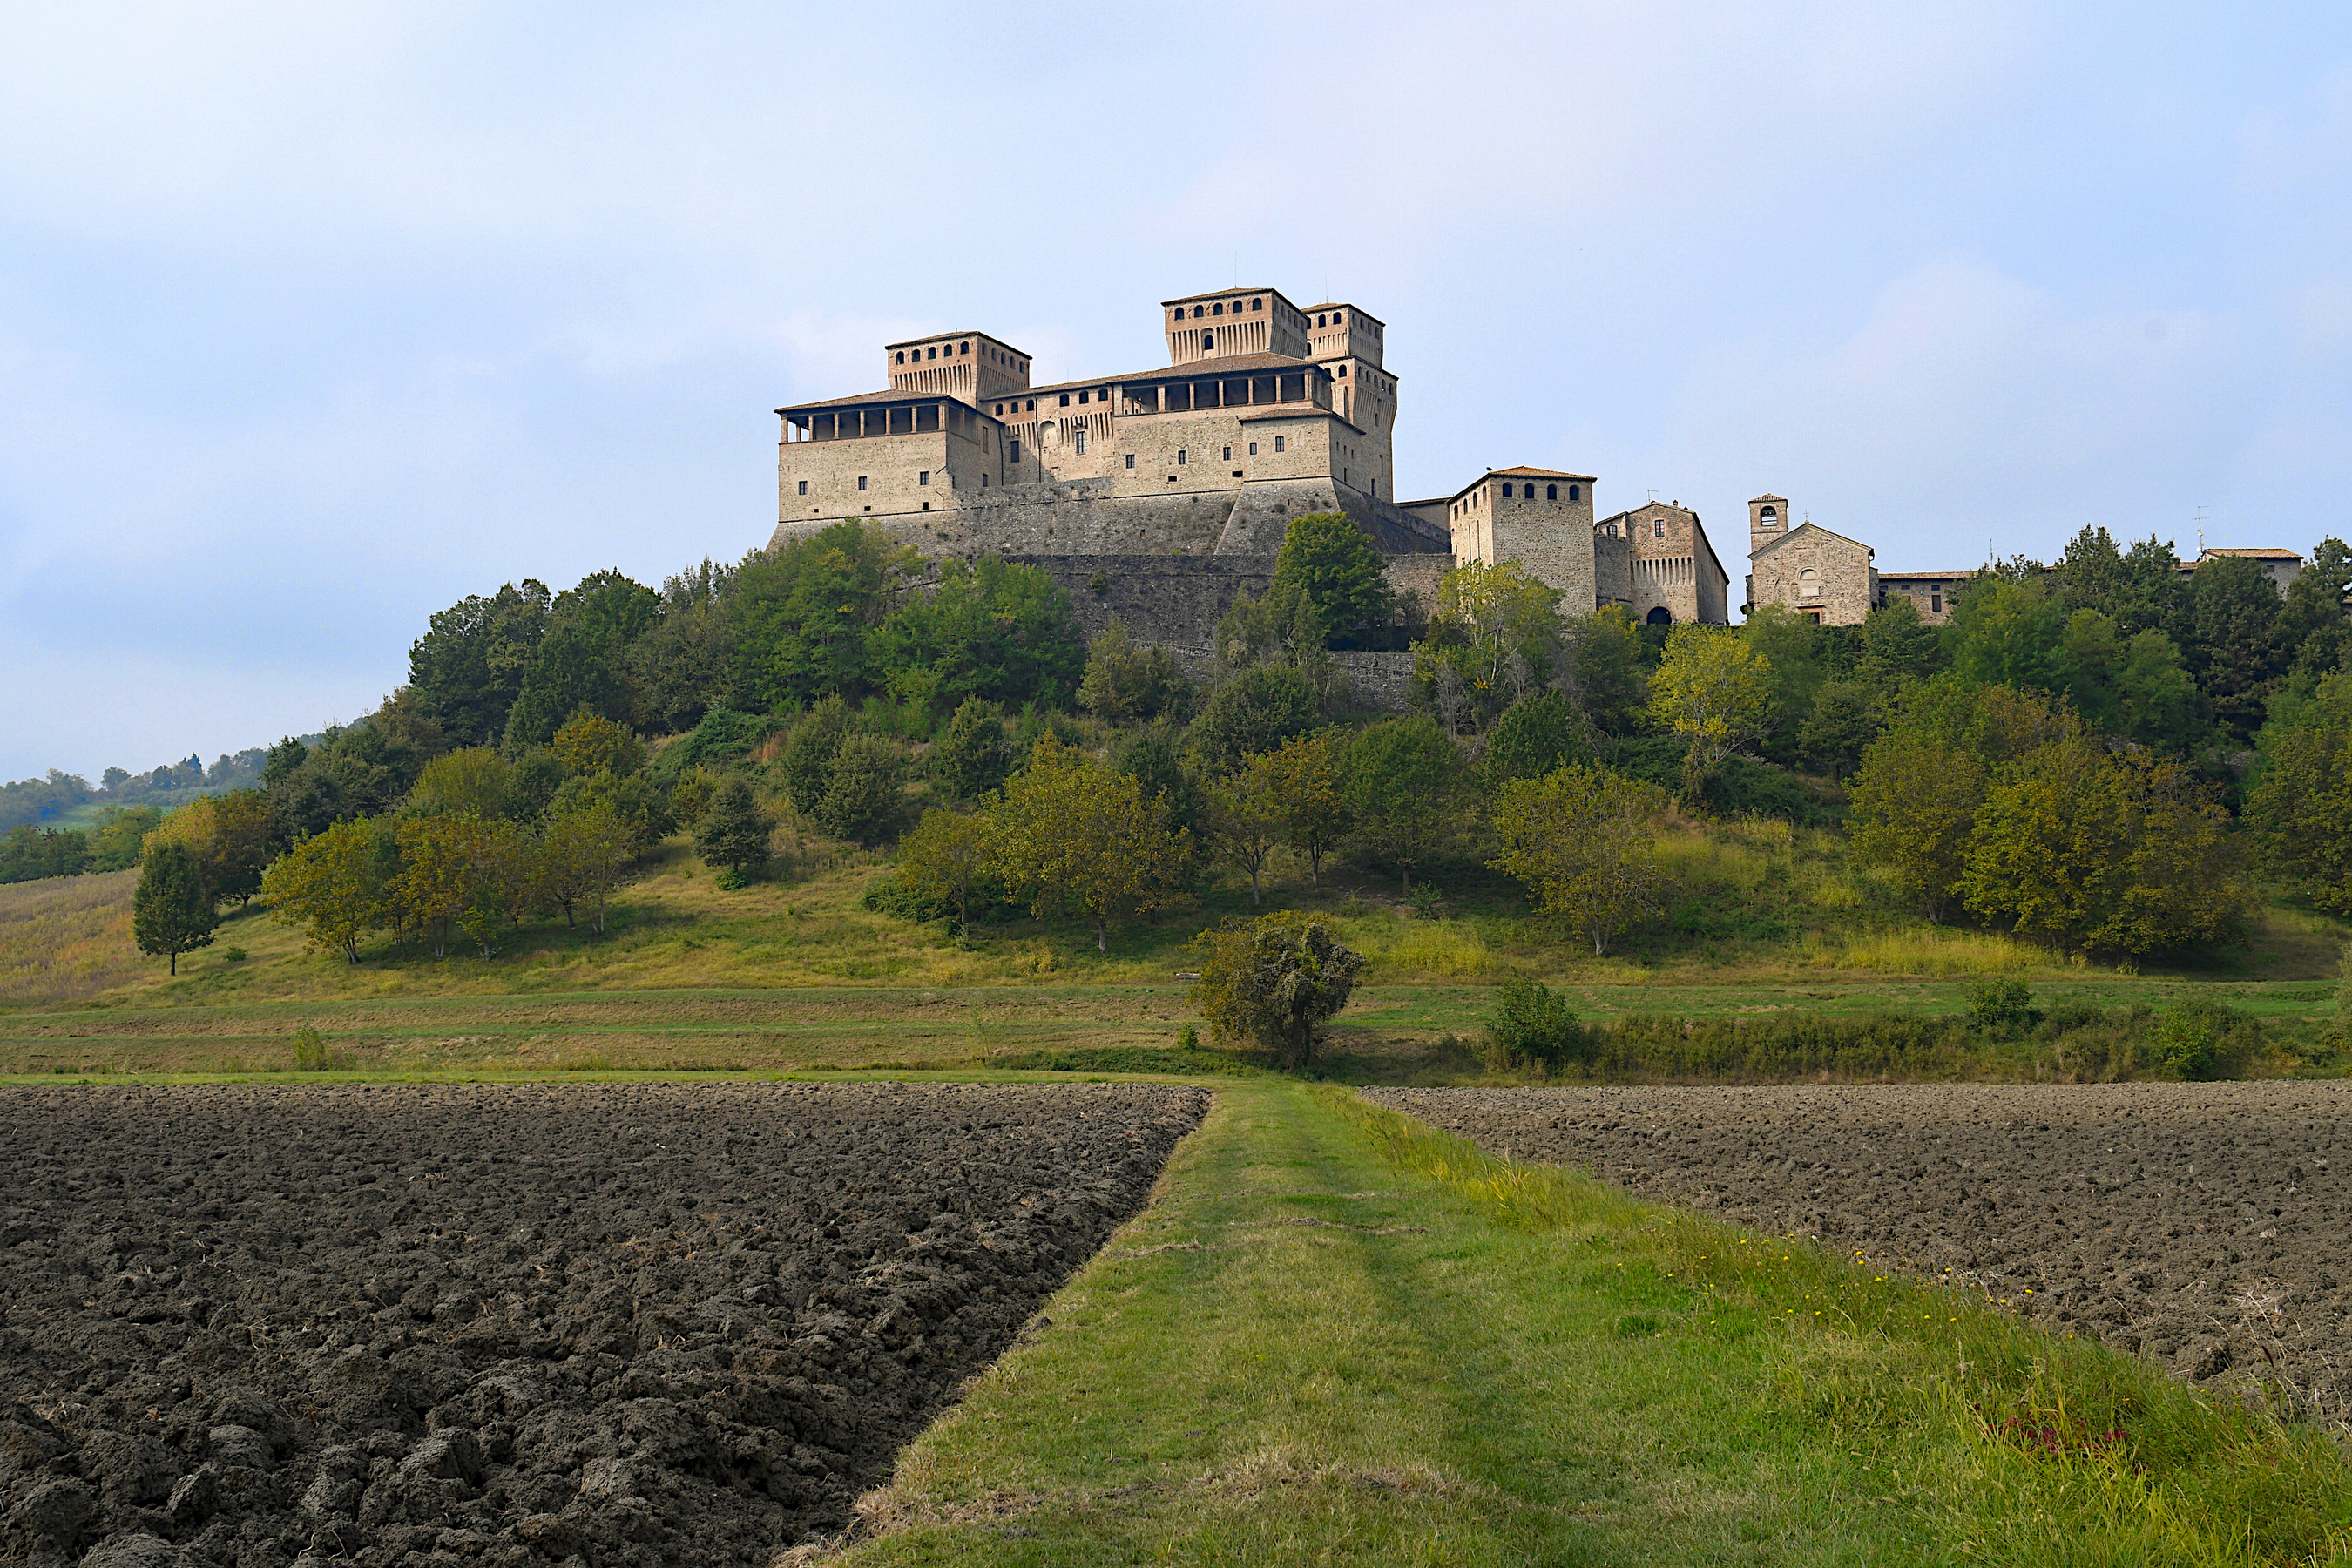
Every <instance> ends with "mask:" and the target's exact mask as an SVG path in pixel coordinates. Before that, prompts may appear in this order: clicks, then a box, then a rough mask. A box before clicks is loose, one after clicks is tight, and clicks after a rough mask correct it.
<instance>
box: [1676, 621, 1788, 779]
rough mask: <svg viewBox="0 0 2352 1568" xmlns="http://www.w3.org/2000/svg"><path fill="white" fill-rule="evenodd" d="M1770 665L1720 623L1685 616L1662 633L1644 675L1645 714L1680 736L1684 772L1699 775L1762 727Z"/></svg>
mask: <svg viewBox="0 0 2352 1568" xmlns="http://www.w3.org/2000/svg"><path fill="white" fill-rule="evenodd" d="M1771 679H1772V669H1771V666H1770V665H1769V664H1768V663H1767V662H1766V661H1765V659H1764V658H1763V656H1762V655H1760V654H1759V653H1757V652H1756V651H1755V650H1754V649H1753V648H1751V647H1748V645H1747V644H1746V643H1745V642H1743V641H1742V640H1741V639H1740V637H1739V634H1738V633H1737V632H1735V631H1732V630H1730V629H1729V628H1728V627H1725V626H1701V625H1698V624H1697V623H1696V622H1690V621H1685V622H1682V623H1679V624H1677V625H1676V626H1675V628H1674V629H1673V630H1672V631H1670V632H1669V633H1667V634H1666V653H1665V658H1664V660H1663V661H1661V662H1660V664H1659V666H1658V668H1657V673H1655V674H1654V675H1653V676H1651V677H1650V716H1651V718H1652V719H1653V721H1655V722H1656V723H1657V725H1658V726H1659V727H1660V728H1661V729H1664V730H1668V731H1673V732H1674V733H1675V734H1676V735H1679V736H1681V737H1682V739H1683V741H1684V742H1685V744H1687V745H1688V747H1689V748H1690V749H1689V752H1688V753H1687V756H1686V758H1685V762H1684V764H1683V771H1684V774H1685V778H1686V779H1687V780H1689V781H1690V783H1691V784H1692V785H1693V786H1694V787H1696V783H1697V780H1698V778H1699V777H1700V775H1702V774H1704V773H1706V770H1707V769H1709V768H1712V767H1714V766H1715V765H1716V764H1717V763H1720V762H1722V761H1723V759H1724V758H1726V757H1727V756H1729V755H1730V754H1731V753H1732V752H1734V751H1735V750H1737V749H1738V747H1740V746H1742V745H1744V744H1746V743H1747V742H1749V741H1752V740H1754V739H1755V738H1756V736H1757V735H1758V734H1759V733H1760V732H1761V731H1762V729H1763V725H1764V721H1765V713H1766V704H1767V703H1768V702H1769V700H1770V698H1771V689H1772V688H1771Z"/></svg>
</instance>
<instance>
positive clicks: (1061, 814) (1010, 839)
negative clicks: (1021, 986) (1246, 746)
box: [991, 736, 1192, 952]
mask: <svg viewBox="0 0 2352 1568" xmlns="http://www.w3.org/2000/svg"><path fill="white" fill-rule="evenodd" d="M998 821H999V822H1000V823H1001V824H1002V831H1001V832H999V833H998V834H997V835H996V837H995V840H994V847H995V854H994V856H993V858H992V862H991V873H992V875H993V876H995V877H996V878H997V879H999V880H1001V881H1003V883H1004V884H1005V885H1006V886H1007V887H1009V888H1014V889H1021V890H1023V891H1025V892H1026V893H1028V895H1029V896H1030V900H1031V909H1032V910H1033V912H1034V913H1036V914H1037V915H1039V916H1041V917H1042V916H1044V915H1046V914H1049V913H1062V912H1066V911H1069V910H1082V911H1084V913H1085V914H1086V916H1087V919H1088V921H1091V922H1092V923H1093V925H1094V928H1095V947H1096V950H1097V952H1109V951H1110V927H1111V922H1112V921H1118V920H1123V919H1126V918H1129V917H1130V916H1134V915H1140V914H1146V913H1149V912H1150V911H1151V910H1157V909H1162V908H1165V907H1166V906H1167V905H1168V904H1170V903H1171V902H1172V901H1174V900H1176V899H1177V898H1178V897H1180V896H1181V890H1182V887H1183V883H1184V880H1185V879H1186V877H1187V876H1188V874H1189V873H1190V871H1191V868H1192V836H1191V835H1190V834H1188V833H1186V832H1184V831H1183V830H1181V828H1171V826H1170V825H1169V820H1168V807H1167V804H1166V802H1165V801H1164V800H1163V799H1160V798H1156V797H1154V798H1148V797H1147V796H1146V795H1144V792H1143V786H1142V784H1140V783H1139V782H1138V781H1137V780H1136V779H1135V778H1133V777H1131V776H1129V775H1128V774H1125V773H1113V772H1112V771H1111V770H1110V769H1109V768H1108V767H1106V766H1104V765H1103V764H1102V763H1097V762H1095V761H1093V760H1091V759H1089V758H1087V757H1085V756H1083V755H1082V754H1081V753H1078V752H1073V751H1070V750H1068V749H1067V748H1066V747H1064V746H1062V745H1060V744H1059V743H1057V742H1055V741H1054V740H1053V739H1052V738H1051V737H1050V736H1049V737H1047V738H1045V739H1044V740H1041V741H1039V742H1037V747H1036V750H1035V751H1034V752H1032V753H1031V754H1030V759H1029V765H1028V766H1027V767H1026V768H1024V769H1023V770H1022V771H1021V772H1020V773H1015V774H1014V775H1013V777H1012V778H1010V779H1008V780H1007V781H1005V785H1004V804H1003V806H1002V808H1001V809H1000V812H999V815H998Z"/></svg>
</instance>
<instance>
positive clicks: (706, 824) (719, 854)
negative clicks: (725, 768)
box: [694, 773, 776, 879]
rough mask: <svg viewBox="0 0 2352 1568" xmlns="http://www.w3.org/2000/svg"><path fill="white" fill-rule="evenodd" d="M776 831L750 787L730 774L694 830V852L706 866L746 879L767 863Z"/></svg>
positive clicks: (735, 775)
mask: <svg viewBox="0 0 2352 1568" xmlns="http://www.w3.org/2000/svg"><path fill="white" fill-rule="evenodd" d="M775 828H776V823H775V819H774V818H773V817H772V816H769V815H768V814H767V813H766V812H764V811H762V810H761V809H760V803H759V802H758V801H757V800H755V799H754V798H752V795H751V785H750V784H746V783H744V782H743V779H742V777H741V775H740V774H737V773H730V774H728V775H727V776H726V777H725V778H723V779H721V780H720V781H719V787H718V788H717V789H716V790H714V791H712V792H711V795H710V804H709V805H707V806H705V807H703V809H702V820H701V822H700V823H698V824H697V825H696V826H695V830H694V847H695V852H696V853H697V854H698V855H700V856H701V857H702V859H703V863H704V864H705V865H709V866H715V867H718V868H719V869H720V870H722V871H727V872H731V873H733V874H734V875H735V876H736V877H737V878H739V879H740V878H742V877H747V876H750V875H751V874H753V873H754V872H757V871H758V870H759V869H760V868H761V867H763V866H765V865H766V864H767V863H768V838H769V836H770V835H771V834H772V833H773V832H774V831H775Z"/></svg>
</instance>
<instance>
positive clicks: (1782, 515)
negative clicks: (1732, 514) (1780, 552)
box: [1748, 495, 1789, 555]
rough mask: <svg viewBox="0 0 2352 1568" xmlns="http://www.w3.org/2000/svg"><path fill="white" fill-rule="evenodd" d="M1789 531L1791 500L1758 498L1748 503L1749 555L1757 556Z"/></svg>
mask: <svg viewBox="0 0 2352 1568" xmlns="http://www.w3.org/2000/svg"><path fill="white" fill-rule="evenodd" d="M1788 531H1789V498H1788V497H1787V496H1773V495H1763V496H1758V497H1757V498H1756V499H1755V500H1751V501H1749V502H1748V554H1750V555H1753V554H1755V553H1756V552H1758V551H1759V550H1761V549H1763V548H1764V547H1765V546H1766V545H1768V544H1769V543H1771V542H1773V541H1774V540H1776V539H1778V538H1780V536H1781V535H1782V534H1784V533H1786V532H1788Z"/></svg>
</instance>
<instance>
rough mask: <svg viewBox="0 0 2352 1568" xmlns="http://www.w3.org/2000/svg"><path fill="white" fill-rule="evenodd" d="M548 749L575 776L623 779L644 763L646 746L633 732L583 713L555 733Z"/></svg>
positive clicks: (625, 727)
mask: <svg viewBox="0 0 2352 1568" xmlns="http://www.w3.org/2000/svg"><path fill="white" fill-rule="evenodd" d="M547 749H548V750H549V751H551V752H554V753H555V757H556V760H557V761H558V762H561V763H562V764H563V765H564V766H565V767H567V768H570V769H571V770H572V772H573V773H611V774H612V775H613V776H614V777H615V778H626V777H627V776H628V775H629V774H631V773H635V772H636V771H637V770H638V769H639V768H641V767H643V766H644V765H645V762H646V744H645V742H643V741H640V740H638V739H637V732H636V731H635V730H632V729H630V728H629V727H628V726H627V725H626V724H620V723H615V722H614V721H612V720H610V719H604V718H600V717H598V716H597V715H596V714H593V713H582V714H580V715H578V716H577V717H575V718H574V719H572V721H571V722H569V723H567V724H565V725H564V726H563V728H562V729H561V730H558V731H555V735H554V738H553V739H551V740H550V741H549V742H547Z"/></svg>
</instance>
